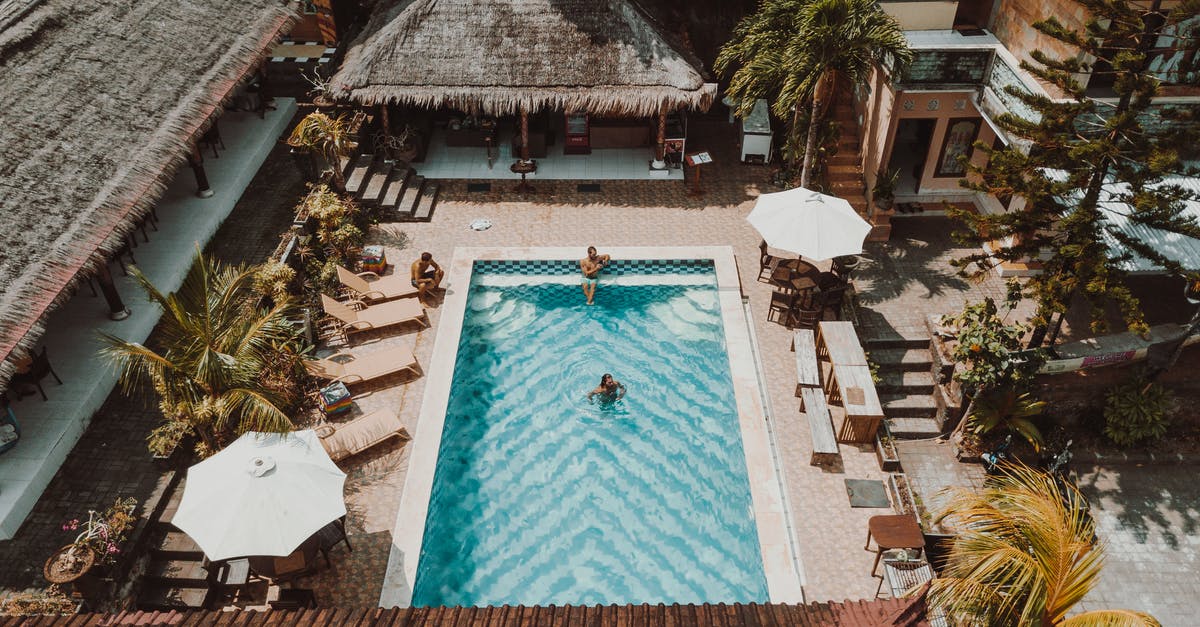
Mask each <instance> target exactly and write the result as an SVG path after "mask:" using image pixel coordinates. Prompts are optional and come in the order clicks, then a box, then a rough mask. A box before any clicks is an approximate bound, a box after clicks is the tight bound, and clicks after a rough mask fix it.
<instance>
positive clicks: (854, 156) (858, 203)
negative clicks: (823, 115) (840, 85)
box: [826, 91, 867, 218]
mask: <svg viewBox="0 0 1200 627" xmlns="http://www.w3.org/2000/svg"><path fill="white" fill-rule="evenodd" d="M851 102H852V96H851V95H850V93H849V92H848V91H846V92H844V93H839V94H838V97H837V99H836V101H835V102H834V105H833V107H832V111H831V116H832V119H833V120H835V121H837V123H838V125H839V126H840V127H841V135H840V136H839V138H838V150H837V153H836V154H835V155H833V156H832V157H830V158H829V163H828V165H827V169H826V170H827V171H826V178H827V179H828V181H829V192H828V193H829V194H830V195H833V196H837V197H838V198H845V199H846V200H847V201H849V202H850V206H851V207H854V210H855V211H857V212H858V214H859V215H861V216H863V217H864V218H866V217H867V196H866V189H867V182H866V179H865V178H863V171H862V144H861V143H860V142H859V139H858V138H859V129H858V118H857V117H856V116H855V114H854V106H853V105H852V104H851Z"/></svg>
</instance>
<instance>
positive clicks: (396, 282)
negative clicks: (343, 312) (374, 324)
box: [337, 266, 417, 302]
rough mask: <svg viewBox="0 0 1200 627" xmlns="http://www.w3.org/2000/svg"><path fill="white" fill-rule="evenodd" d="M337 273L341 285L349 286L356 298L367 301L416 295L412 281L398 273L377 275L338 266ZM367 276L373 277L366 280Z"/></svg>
mask: <svg viewBox="0 0 1200 627" xmlns="http://www.w3.org/2000/svg"><path fill="white" fill-rule="evenodd" d="M337 275H338V281H341V283H342V285H345V286H346V287H348V288H350V290H351V291H352V292H354V293H355V294H356V295H357V296H358V298H361V299H363V300H365V301H367V302H373V301H381V300H391V299H393V298H405V297H407V296H416V295H417V288H415V287H413V285H412V281H410V280H409V279H408V277H405V276H403V275H400V274H389V275H387V276H379V275H378V274H375V273H374V272H359V273H358V274H355V273H353V272H351V271H349V270H347V269H345V268H343V267H341V266H338V267H337ZM368 277H374V278H372V279H371V280H370V281H368V280H367V278H368Z"/></svg>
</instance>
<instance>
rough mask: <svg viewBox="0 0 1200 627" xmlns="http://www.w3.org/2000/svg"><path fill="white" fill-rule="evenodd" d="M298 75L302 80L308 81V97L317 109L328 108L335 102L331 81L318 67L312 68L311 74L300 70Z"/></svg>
mask: <svg viewBox="0 0 1200 627" xmlns="http://www.w3.org/2000/svg"><path fill="white" fill-rule="evenodd" d="M300 76H301V77H302V78H304V82H306V83H308V85H309V89H308V97H309V98H312V103H313V105H314V106H316V107H317V108H318V109H321V108H330V107H333V106H334V105H335V104H336V101H335V100H334V94H333V83H332V82H331V81H330V80H329V77H328V76H325V75H324V74H321V69H320V67H317V68H313V72H312V74H311V75H309V74H305V73H304V71H303V70H301V71H300Z"/></svg>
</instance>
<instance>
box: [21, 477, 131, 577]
mask: <svg viewBox="0 0 1200 627" xmlns="http://www.w3.org/2000/svg"><path fill="white" fill-rule="evenodd" d="M136 507H137V500H136V499H133V498H124V499H120V498H119V499H117V500H116V501H114V502H113V504H112V506H110V507H109V508H108V509H106V510H104V511H103V512H97V511H96V510H90V511H88V518H87V521H86V522H80V520H79V519H78V518H76V519H74V520H71V521H68V522H66V523H64V524H63V526H62V529H63V531H79V535H77V536H75V540H74V541H73V542H71V543H70V544H68V545H66V546H64V547H62V548H60V549H58V550H57V551H55V552H54V553H53V554H52V555H51V556H50V557H49V558H48V559H47V560H46V563H45V565H44V566H43V567H42V574H43V575H44V576H45V577H46V581H49V582H50V583H53V584H65V583H75V584H76V587H77V588H78V587H79V585H78V583H77V582H80V581H81V580H83V579H84V578H85V577H88V576H92V577H94V576H95V573H93V572H92V570H93V568H95V567H96V566H110V565H112V564H113V563H114V562H115V561H116V557H117V555H118V554H120V552H121V543H122V542H124V541H125V538H126V537H127V536H128V535H129V533H130V532H131V531H133V525H134V523H135V522H136V521H137V517H136V516H134V514H133V510H134V509H135V508H136ZM89 587H91V586H89Z"/></svg>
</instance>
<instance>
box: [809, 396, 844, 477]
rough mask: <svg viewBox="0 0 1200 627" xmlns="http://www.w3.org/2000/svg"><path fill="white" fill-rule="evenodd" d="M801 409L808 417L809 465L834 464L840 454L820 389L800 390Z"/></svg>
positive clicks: (827, 407)
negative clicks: (809, 436) (810, 433)
mask: <svg viewBox="0 0 1200 627" xmlns="http://www.w3.org/2000/svg"><path fill="white" fill-rule="evenodd" d="M800 398H801V400H802V401H803V405H801V409H803V410H804V414H805V415H806V416H808V428H809V430H810V431H812V445H813V454H812V458H811V459H810V460H809V462H808V463H809V464H810V465H813V466H823V465H826V464H831V463H833V462H835V461H836V460H837V458H838V455H839V454H840V451H839V450H838V443H837V437H836V436H835V435H834V433H833V419H832V418H830V416H829V406H828V405H826V404H825V393H824V392H823V391H821V388H819V387H817V388H802V389H801V390H800Z"/></svg>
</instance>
